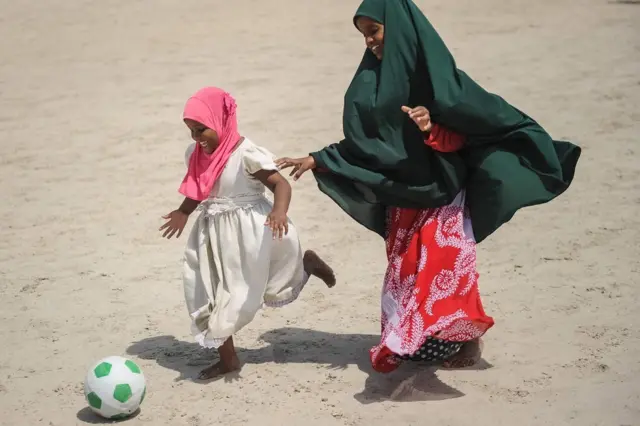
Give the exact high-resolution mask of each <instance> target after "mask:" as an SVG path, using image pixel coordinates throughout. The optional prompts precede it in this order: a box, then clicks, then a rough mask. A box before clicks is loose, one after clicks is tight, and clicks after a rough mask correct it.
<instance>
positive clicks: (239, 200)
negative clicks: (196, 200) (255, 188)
mask: <svg viewBox="0 0 640 426" xmlns="http://www.w3.org/2000/svg"><path fill="white" fill-rule="evenodd" d="M265 201H266V202H269V200H268V199H267V197H266V196H265V193H264V192H262V193H253V194H239V195H235V196H233V197H217V198H208V199H206V200H204V201H203V202H202V203H200V205H199V206H198V208H197V210H199V211H200V212H201V214H204V215H205V216H206V217H213V216H218V215H221V214H224V213H230V212H234V211H238V210H250V209H252V208H253V207H255V206H256V205H257V204H259V203H261V202H265Z"/></svg>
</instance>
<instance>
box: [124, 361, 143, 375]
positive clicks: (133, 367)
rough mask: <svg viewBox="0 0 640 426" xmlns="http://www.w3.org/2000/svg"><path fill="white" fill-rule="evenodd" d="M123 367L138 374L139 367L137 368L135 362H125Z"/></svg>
mask: <svg viewBox="0 0 640 426" xmlns="http://www.w3.org/2000/svg"><path fill="white" fill-rule="evenodd" d="M124 365H126V366H127V368H128V369H129V370H131V372H132V373H135V374H140V367H138V365H137V364H136V363H135V362H133V361H131V360H126V361H125V363H124Z"/></svg>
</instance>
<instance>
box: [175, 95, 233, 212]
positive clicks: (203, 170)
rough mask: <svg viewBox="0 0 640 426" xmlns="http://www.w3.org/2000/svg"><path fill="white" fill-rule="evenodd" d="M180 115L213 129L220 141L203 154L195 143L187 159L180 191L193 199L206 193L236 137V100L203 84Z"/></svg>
mask: <svg viewBox="0 0 640 426" xmlns="http://www.w3.org/2000/svg"><path fill="white" fill-rule="evenodd" d="M183 118H185V119H189V120H193V121H196V122H198V123H200V124H202V125H204V126H206V127H207V128H209V129H211V130H214V131H215V132H216V134H217V135H218V139H219V141H220V144H219V145H218V147H217V148H216V150H215V151H214V152H213V153H211V154H207V153H206V152H204V149H203V148H202V147H201V146H200V144H199V143H196V144H195V145H196V147H195V150H194V152H193V153H192V154H191V157H190V159H189V166H188V168H187V174H186V175H185V177H184V179H183V181H182V185H180V193H181V194H182V195H184V196H185V197H188V198H191V199H193V200H197V201H202V200H205V199H206V198H208V197H209V194H210V193H211V190H212V189H213V186H214V185H215V183H216V181H217V180H218V178H219V177H220V175H221V174H222V171H223V170H224V168H225V166H226V165H227V162H228V161H229V157H231V154H232V153H233V150H234V148H235V146H236V144H237V143H238V141H239V140H240V134H239V133H238V121H237V118H236V102H235V100H234V99H233V97H232V96H231V95H230V94H229V93H227V92H225V91H224V90H222V89H219V88H217V87H205V88H203V89H200V90H199V91H198V92H196V93H195V94H194V95H193V96H192V97H191V98H189V100H188V101H187V104H186V105H185V107H184V113H183Z"/></svg>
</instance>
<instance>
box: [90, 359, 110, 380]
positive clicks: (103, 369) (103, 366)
mask: <svg viewBox="0 0 640 426" xmlns="http://www.w3.org/2000/svg"><path fill="white" fill-rule="evenodd" d="M110 372H111V364H109V363H108V362H101V363H100V364H98V366H97V367H96V368H94V369H93V374H95V375H96V377H97V378H98V379H99V378H100V377H104V376H108V375H109V373H110Z"/></svg>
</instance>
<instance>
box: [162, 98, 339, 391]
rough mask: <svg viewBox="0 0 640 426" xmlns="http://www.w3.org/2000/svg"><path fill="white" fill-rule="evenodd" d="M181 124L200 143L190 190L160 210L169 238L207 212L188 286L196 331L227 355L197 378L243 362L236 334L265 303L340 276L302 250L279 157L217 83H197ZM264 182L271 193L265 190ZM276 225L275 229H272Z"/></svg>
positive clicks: (191, 244) (190, 256) (190, 251)
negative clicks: (312, 281)
mask: <svg viewBox="0 0 640 426" xmlns="http://www.w3.org/2000/svg"><path fill="white" fill-rule="evenodd" d="M183 118H184V122H185V124H186V125H187V127H189V129H190V130H191V136H192V138H193V140H194V141H195V142H196V143H195V144H193V145H191V146H190V147H189V148H188V149H187V153H186V161H187V165H188V170H187V174H186V176H185V178H184V180H183V182H182V185H181V186H180V192H181V193H182V194H183V195H184V196H185V199H184V201H183V202H182V204H181V205H180V207H179V208H178V209H177V210H174V211H172V212H171V213H169V214H168V215H166V216H164V217H163V218H164V219H166V220H167V222H166V223H165V224H164V225H163V226H162V227H160V231H164V233H163V237H166V238H171V237H173V236H174V235H175V236H176V237H179V236H180V234H182V231H183V229H184V227H185V225H186V223H187V219H188V217H189V215H191V213H193V212H194V211H195V210H196V208H198V209H199V210H200V214H199V215H198V218H197V221H196V223H195V225H194V226H193V229H192V231H191V235H190V236H189V240H188V242H187V248H186V250H185V255H184V271H183V274H184V275H183V277H184V293H185V298H186V301H187V308H188V310H189V314H190V315H191V318H192V319H193V325H192V331H193V334H194V337H195V339H196V341H197V342H198V343H199V344H200V345H201V346H203V347H205V348H218V352H219V354H220V361H219V362H217V363H215V364H213V365H212V366H210V367H208V368H206V369H204V370H203V371H202V372H201V373H200V375H199V378H200V379H202V380H205V379H211V378H214V377H217V376H220V375H222V374H225V373H229V372H231V371H235V370H239V369H240V361H239V359H238V356H237V354H236V351H235V348H234V345H233V337H232V336H233V334H234V333H236V332H237V331H239V330H240V329H241V328H242V327H244V326H245V325H247V324H248V323H249V322H250V321H251V320H252V319H253V318H254V316H255V315H256V313H257V312H258V310H259V309H260V307H261V306H262V304H263V303H264V304H265V305H267V306H272V307H276V306H283V305H286V304H288V303H290V302H292V301H294V300H295V299H296V298H297V297H298V295H299V294H300V291H301V290H302V288H303V287H304V285H305V284H306V282H307V280H308V279H309V276H310V275H314V276H316V277H318V278H320V279H321V280H323V281H324V282H325V283H326V284H327V286H329V287H332V286H333V285H334V284H335V277H334V274H333V271H332V270H331V268H330V267H329V266H328V265H327V264H326V263H325V262H324V261H322V259H320V258H319V257H318V256H317V255H316V254H315V253H314V252H312V251H307V252H305V253H304V255H303V254H302V250H301V248H300V242H299V241H298V235H297V233H296V230H295V228H294V226H293V224H292V223H291V222H290V221H289V220H288V219H287V211H288V209H289V203H290V201H291V186H290V185H289V183H288V181H287V180H286V179H285V178H284V177H282V175H281V174H280V173H279V172H278V168H277V166H276V165H275V163H274V156H273V155H272V154H271V153H270V152H269V151H267V150H266V149H264V148H261V147H259V146H257V145H254V144H253V143H252V142H251V141H250V140H248V139H246V138H244V137H242V136H240V134H239V133H238V130H237V121H236V104H235V101H234V99H233V98H232V97H231V95H229V94H228V93H226V92H224V91H223V90H221V89H218V88H214V87H207V88H204V89H201V90H200V91H198V92H197V93H196V94H195V95H193V96H192V97H191V98H190V99H189V100H188V101H187V104H186V106H185V109H184V117H183ZM265 187H267V188H269V190H270V191H271V192H273V195H274V201H273V204H272V203H271V202H269V201H268V200H267V198H266V197H265ZM268 228H270V231H271V232H270V233H268V232H267V229H268Z"/></svg>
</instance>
